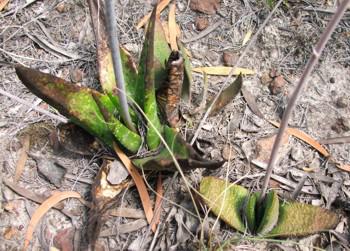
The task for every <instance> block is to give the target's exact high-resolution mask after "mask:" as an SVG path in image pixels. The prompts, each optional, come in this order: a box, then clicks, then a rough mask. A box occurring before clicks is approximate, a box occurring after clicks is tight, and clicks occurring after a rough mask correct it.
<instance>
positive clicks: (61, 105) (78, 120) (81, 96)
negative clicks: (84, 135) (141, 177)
mask: <svg viewBox="0 0 350 251" xmlns="http://www.w3.org/2000/svg"><path fill="white" fill-rule="evenodd" d="M16 73H17V75H18V77H19V79H20V80H21V81H22V83H23V84H24V85H25V86H26V87H27V88H28V89H29V90H30V91H31V92H32V93H34V94H35V95H36V96H38V97H39V98H41V99H42V100H44V101H45V102H47V103H48V104H49V105H51V106H53V107H54V108H56V109H57V110H58V111H59V112H60V113H62V114H63V115H64V116H66V117H67V118H69V119H71V120H72V122H74V123H75V124H77V125H79V126H81V127H82V128H84V129H85V130H86V131H88V132H89V133H90V134H92V135H94V136H96V137H98V138H99V139H100V140H101V141H102V142H103V143H105V144H106V145H108V146H109V147H111V146H112V142H113V139H114V137H113V135H112V133H111V132H110V130H109V128H108V126H107V125H106V123H105V122H104V118H103V115H102V114H101V112H100V109H99V108H98V106H97V104H96V102H95V100H94V98H93V97H92V94H91V90H90V89H88V88H84V87H79V86H77V85H74V84H72V83H69V82H67V81H65V80H63V79H61V78H57V77H54V76H52V75H50V74H46V73H42V72H40V71H37V70H33V69H30V68H27V67H23V66H16Z"/></svg>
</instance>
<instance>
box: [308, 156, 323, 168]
mask: <svg viewBox="0 0 350 251" xmlns="http://www.w3.org/2000/svg"><path fill="white" fill-rule="evenodd" d="M320 166H321V161H320V160H319V159H318V158H314V159H313V160H312V161H311V163H310V164H309V168H311V169H312V170H319V169H320Z"/></svg>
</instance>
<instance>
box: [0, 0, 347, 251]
mask: <svg viewBox="0 0 350 251" xmlns="http://www.w3.org/2000/svg"><path fill="white" fill-rule="evenodd" d="M0 2H1V1H0ZM117 2H118V17H117V21H118V29H119V33H120V40H121V41H120V42H121V43H122V44H123V45H124V46H125V47H126V48H127V49H128V50H129V51H130V52H131V53H132V54H133V55H134V56H135V58H138V55H139V53H140V50H141V45H142V41H143V37H144V30H143V29H136V24H137V23H138V22H139V20H140V19H141V18H142V17H143V16H144V15H145V14H147V13H148V12H149V11H150V10H151V5H150V3H149V1H129V0H120V1H117ZM189 2H190V1H184V0H183V1H180V0H178V1H176V7H177V8H176V18H177V23H178V24H179V25H180V27H181V36H182V40H183V41H185V42H187V43H185V45H186V47H187V49H188V50H189V51H190V53H191V55H192V58H191V61H192V66H193V67H198V66H218V65H234V64H235V61H236V60H237V59H238V57H239V55H240V53H242V51H243V50H244V49H245V46H246V44H245V45H243V43H242V42H243V40H244V38H245V37H247V33H249V32H252V34H253V35H254V34H255V33H256V31H257V29H258V28H259V27H260V26H261V24H262V22H263V21H264V20H265V18H266V17H267V15H268V13H269V11H270V10H271V8H270V6H268V5H267V4H266V2H265V1H250V0H244V1H238V0H222V1H202V2H213V3H214V4H213V5H210V6H207V5H205V4H204V6H198V5H196V2H198V1H192V3H191V4H190V3H189ZM268 2H273V1H268ZM285 2H286V4H284V5H283V6H282V7H281V8H279V9H278V10H277V12H276V13H275V14H274V15H273V17H272V18H271V20H270V21H269V23H268V24H267V26H266V27H265V28H264V29H263V31H262V33H261V34H260V35H259V37H258V39H257V41H256V43H255V45H254V46H253V47H252V48H253V49H251V50H250V51H248V53H247V56H246V57H245V58H244V59H243V63H242V64H241V65H239V66H240V67H245V68H250V69H254V70H255V71H256V74H255V75H252V76H249V77H245V78H244V86H245V87H246V89H248V90H249V91H250V92H251V93H252V95H253V96H254V97H255V99H256V101H257V104H258V108H259V109H260V111H261V112H262V113H263V115H264V116H265V117H266V118H268V119H271V120H276V121H279V120H280V118H281V115H282V114H283V111H284V109H285V107H286V104H287V102H288V97H289V95H290V94H291V92H292V90H293V88H294V87H295V85H296V83H297V81H298V79H299V77H300V74H301V72H302V69H303V66H304V65H305V64H306V62H307V59H308V57H309V56H310V54H311V51H312V46H313V45H314V44H315V43H316V42H317V40H318V38H319V35H320V34H321V32H322V31H323V28H324V27H325V24H326V23H327V20H329V18H330V16H331V14H332V13H333V11H334V9H335V6H336V3H335V2H336V1H331V0H329V1H312V0H311V1H297V0H293V1H285ZM202 4H203V3H202ZM199 5H201V4H199ZM194 9H199V10H202V12H203V11H204V12H206V13H201V12H199V11H194ZM162 15H164V18H165V19H166V18H167V10H165V11H164V12H163V14H162ZM218 22H220V23H218ZM205 29H208V30H209V31H210V33H209V34H208V35H206V36H203V37H202V36H198V34H201V33H200V32H201V31H202V30H205ZM6 62H8V63H19V64H23V65H26V66H30V67H32V68H35V69H39V70H41V71H44V72H48V73H51V74H53V75H56V76H59V77H61V78H64V79H67V80H70V81H72V82H74V83H76V84H80V85H86V86H90V87H96V88H98V82H97V70H96V67H97V66H96V54H95V44H94V36H93V32H92V28H91V24H90V15H89V13H88V6H87V3H86V2H85V1H82V0H75V1H73V0H67V1H54V0H51V1H40V0H38V1H24V0H16V1H15V0H10V1H9V3H8V4H7V6H6V7H5V9H4V10H2V11H1V12H0V69H1V71H0V80H1V81H0V88H1V90H4V91H6V92H8V93H11V94H13V95H15V96H16V97H17V98H19V99H21V100H22V101H26V102H27V103H28V104H29V105H24V104H21V103H19V102H17V101H16V100H15V99H13V98H8V97H6V96H4V95H0V104H1V106H0V137H1V140H0V167H1V169H0V170H1V172H0V191H1V193H0V194H1V200H0V249H1V250H17V249H19V248H20V247H21V246H22V244H23V240H24V234H25V231H26V229H27V227H28V222H29V219H30V217H31V215H32V213H33V211H34V210H35V209H36V208H37V207H38V204H37V203H35V202H33V201H35V199H33V198H31V199H30V195H31V193H34V195H36V196H37V197H38V198H39V199H43V198H45V197H47V196H49V195H50V194H52V193H53V192H54V191H55V190H62V191H63V190H74V191H78V192H79V193H81V194H82V195H83V196H84V198H85V199H87V200H89V198H90V190H91V184H92V182H93V180H94V177H95V175H96V173H97V170H98V169H99V166H100V165H101V159H102V157H103V156H104V155H105V154H106V152H105V151H104V150H103V149H102V150H101V148H99V150H97V151H94V154H93V155H91V154H90V153H89V152H86V151H87V149H76V148H74V149H73V148H71V147H70V145H69V144H68V143H67V144H65V145H64V146H59V145H57V144H58V142H57V141H55V139H54V138H55V137H54V133H53V132H55V131H56V130H57V127H58V125H59V121H58V120H57V119H53V118H51V117H48V116H46V115H43V114H41V113H38V112H37V111H36V110H35V109H33V108H36V107H39V108H42V109H45V110H49V111H51V112H52V113H55V111H54V110H53V109H52V108H50V107H48V106H47V105H46V104H45V103H43V102H41V100H40V99H39V98H37V97H35V96H34V95H33V94H31V93H30V92H29V91H28V90H27V89H26V88H25V87H24V86H23V85H22V84H21V83H20V81H19V80H18V78H17V77H16V75H15V72H14V69H13V68H12V67H10V66H8V65H7V64H6ZM349 66H350V13H349V12H348V13H347V14H346V15H345V17H344V19H343V21H342V22H341V24H340V25H339V27H338V28H337V30H336V33H335V34H333V35H332V39H331V40H330V42H329V43H328V45H327V48H326V50H325V52H324V54H323V55H322V57H321V62H320V64H319V65H318V66H317V69H316V70H315V71H314V72H313V74H312V76H311V79H310V81H309V85H308V88H307V90H306V91H305V92H304V93H303V95H302V97H301V98H300V100H299V104H298V106H297V108H296V110H295V112H294V114H293V118H292V120H291V122H290V126H291V127H297V128H299V129H301V130H302V131H304V132H305V133H307V134H309V135H310V136H312V137H313V138H315V139H317V140H319V141H320V142H323V143H325V147H326V148H327V149H328V150H329V152H330V153H331V154H332V156H333V157H334V158H335V159H336V160H337V161H339V162H342V163H347V164H350V163H349V161H350V145H349V140H348V141H347V143H341V144H327V143H330V142H327V141H326V140H327V139H329V138H334V137H341V138H343V139H344V138H345V137H349V136H350V132H349V131H350V98H349V93H350V85H349V82H350V68H349ZM193 76H194V80H195V84H194V86H193V88H192V92H193V98H192V105H191V106H190V107H188V106H184V107H182V114H183V120H184V124H183V127H182V133H183V135H184V137H185V138H186V139H187V140H190V138H191V137H192V135H193V133H194V131H195V130H196V128H197V125H198V123H199V121H200V120H201V117H202V116H201V115H202V114H201V112H196V113H193V112H192V111H194V110H195V109H196V107H198V106H199V104H200V103H201V100H202V97H203V94H202V93H203V76H202V75H201V74H197V73H194V74H193ZM225 78H226V77H225V76H209V82H208V83H209V86H208V89H207V91H208V97H212V96H214V95H215V94H216V93H217V92H218V90H219V89H220V88H221V86H222V84H223V82H224V81H225ZM276 130H277V129H276V128H275V127H273V126H272V125H271V124H269V123H268V122H266V121H265V120H263V119H261V118H259V117H258V116H256V115H255V114H254V113H253V112H252V111H251V110H250V109H249V107H248V105H247V103H246V101H245V99H244V98H243V97H242V96H241V95H239V96H238V97H236V98H235V99H234V100H233V101H232V103H230V104H229V105H228V106H227V107H226V108H225V109H224V110H223V111H221V112H220V113H218V114H217V115H216V116H214V117H211V118H209V119H207V120H206V123H205V124H204V126H203V129H202V130H201V132H200V134H199V137H198V140H197V142H196V143H195V145H196V147H197V149H199V150H200V151H201V152H202V153H203V155H204V156H205V157H206V158H209V159H214V160H222V159H224V160H226V163H225V164H224V166H223V167H222V168H221V169H219V170H216V171H211V172H209V171H203V170H195V171H192V172H190V173H188V174H187V177H188V179H189V180H190V182H192V184H193V185H196V184H198V182H199V181H200V180H201V177H203V176H204V175H214V176H217V177H222V178H225V177H228V179H229V180H230V181H231V182H234V181H238V183H239V184H241V185H244V186H245V187H247V188H249V189H251V190H252V191H255V190H259V189H260V188H261V185H262V177H263V174H264V170H263V167H264V165H261V164H260V165H259V166H260V167H258V166H256V165H252V164H250V161H252V160H253V161H255V163H261V162H266V161H267V159H268V156H269V151H270V149H271V147H272V143H273V136H274V135H275V133H276ZM27 135H30V136H29V137H28V136H27ZM77 135H78V136H77ZM74 137H75V140H77V138H78V137H79V134H74ZM28 138H29V139H28ZM28 140H29V141H28ZM81 144H84V142H83V143H81ZM23 149H27V151H28V159H27V161H25V167H24V172H23V173H22V175H21V176H20V177H19V179H18V180H15V176H16V175H15V170H16V166H17V165H18V160H19V159H21V155H25V151H24V150H23ZM88 150H89V149H88ZM22 159H23V158H22ZM257 160H258V161H259V162H257ZM53 172H54V173H53ZM274 173H275V176H274V178H273V180H271V182H270V187H271V188H274V189H276V190H277V191H278V193H279V194H280V196H282V197H283V196H284V197H288V196H289V195H290V194H291V193H292V191H293V190H294V189H293V188H295V186H296V184H297V183H298V181H299V180H300V179H301V178H302V177H303V176H304V175H305V174H306V173H308V174H309V178H308V179H307V180H306V182H305V185H304V187H303V190H302V192H301V193H300V195H299V196H298V200H300V201H303V202H308V203H311V204H314V205H320V206H322V207H326V208H332V209H333V210H336V209H339V208H342V209H347V213H348V214H349V200H350V178H349V175H350V173H349V172H345V171H341V170H340V169H338V168H337V167H336V166H335V165H334V164H333V163H332V162H330V161H328V160H327V159H325V158H324V157H323V156H322V155H320V154H319V153H318V152H317V151H316V150H315V149H314V148H312V147H310V146H309V145H307V144H305V143H303V142H302V141H300V140H298V139H296V138H295V137H292V136H289V137H288V136H286V138H285V144H284V146H283V149H282V151H281V157H280V160H279V165H278V167H277V168H276V169H275V172H274ZM163 178H164V186H166V185H167V184H168V183H169V182H170V181H171V179H172V174H164V175H163ZM283 178H285V179H283ZM155 180H156V179H155V178H152V176H151V177H150V178H149V182H150V185H151V186H153V187H154V184H155ZM11 187H12V188H11ZM18 188H23V189H22V190H18ZM14 190H16V191H17V192H14ZM153 196H154V195H153ZM165 197H166V198H167V200H166V201H165V202H164V203H163V209H162V216H161V219H162V220H161V223H160V226H159V232H158V233H157V235H156V236H154V235H153V234H152V232H151V231H150V229H149V227H148V225H147V223H146V220H145V218H144V214H143V211H142V208H141V206H140V201H139V197H138V194H137V192H136V190H135V188H130V189H127V190H126V191H125V192H123V196H122V199H121V201H120V202H119V204H118V205H117V206H116V208H117V207H120V208H122V210H119V211H116V210H114V212H113V213H111V216H110V217H109V219H108V221H107V222H106V224H105V225H104V226H103V228H102V232H101V235H100V238H99V240H98V245H97V247H98V250H140V249H149V248H150V247H151V248H153V249H152V250H197V249H198V247H199V244H200V240H199V238H200V233H201V230H204V231H203V232H204V237H205V238H204V240H206V241H205V242H204V243H202V244H204V245H206V246H207V247H210V245H211V247H220V246H221V245H224V244H225V245H226V248H227V249H228V250H233V249H234V250H262V249H275V250H279V249H282V250H294V249H296V248H297V249H299V250H312V248H313V247H319V248H323V249H327V250H333V249H334V250H340V249H342V248H344V246H341V244H343V245H344V244H345V245H346V241H347V240H349V224H350V223H349V220H348V219H347V218H346V217H345V214H344V217H342V220H341V222H340V224H339V225H338V226H337V228H336V234H334V233H323V234H316V235H312V236H308V237H306V238H301V239H300V238H299V239H289V240H281V241H277V242H276V241H274V242H272V241H266V240H265V241H262V240H258V239H256V238H252V237H249V235H240V234H237V232H235V231H234V230H232V229H231V228H229V227H227V226H226V225H225V224H224V223H223V222H220V221H217V222H216V224H215V225H214V226H213V224H214V223H215V220H216V218H215V217H214V216H213V215H211V214H209V217H207V218H205V219H203V220H204V223H203V225H200V224H199V221H198V219H197V218H196V217H194V216H193V215H191V214H189V212H194V208H193V205H192V202H191V200H190V199H189V195H188V193H187V191H186V189H185V186H184V184H183V181H182V180H181V178H178V177H175V182H174V183H173V185H172V187H171V188H170V189H169V190H168V191H167V193H166V195H165ZM38 198H36V199H37V200H38ZM168 200H170V201H171V202H172V203H170V202H169V201H168ZM346 202H347V203H348V204H346ZM179 205H180V206H179ZM62 208H64V209H62ZM59 209H60V210H50V211H49V213H48V214H47V215H46V216H45V217H44V218H43V220H42V221H41V223H40V224H39V226H38V227H37V229H36V232H35V236H34V238H33V240H32V247H33V250H49V248H50V247H53V246H55V247H57V248H59V249H61V250H71V249H69V248H72V247H73V246H74V245H75V246H78V244H77V243H78V242H79V239H80V234H81V233H82V232H84V229H85V228H86V224H87V223H86V218H87V214H86V212H87V209H86V208H85V207H84V206H83V205H81V204H80V203H79V202H77V201H75V200H73V199H72V200H68V201H65V202H64V203H63V204H62V205H60V207H59ZM186 209H187V210H186ZM208 240H209V241H208ZM348 244H349V243H348ZM140 246H141V248H140ZM67 248H68V249H67Z"/></svg>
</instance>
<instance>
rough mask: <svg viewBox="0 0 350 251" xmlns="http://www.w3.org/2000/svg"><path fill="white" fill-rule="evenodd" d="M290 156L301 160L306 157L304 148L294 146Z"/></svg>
mask: <svg viewBox="0 0 350 251" xmlns="http://www.w3.org/2000/svg"><path fill="white" fill-rule="evenodd" d="M290 157H291V158H292V160H294V161H297V162H299V161H301V160H302V159H303V158H304V153H303V150H302V149H301V148H300V147H295V146H294V147H293V148H292V150H291V152H290Z"/></svg>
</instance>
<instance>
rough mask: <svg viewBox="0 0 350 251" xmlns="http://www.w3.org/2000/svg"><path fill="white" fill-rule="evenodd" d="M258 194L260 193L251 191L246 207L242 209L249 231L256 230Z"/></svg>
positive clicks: (253, 231)
mask: <svg viewBox="0 0 350 251" xmlns="http://www.w3.org/2000/svg"><path fill="white" fill-rule="evenodd" d="M259 196H260V193H253V194H251V195H250V196H249V199H248V201H247V205H246V208H245V210H244V213H245V217H246V219H247V223H248V228H249V230H250V232H251V233H255V230H256V225H257V224H256V210H255V209H256V203H257V201H258V198H259Z"/></svg>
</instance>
